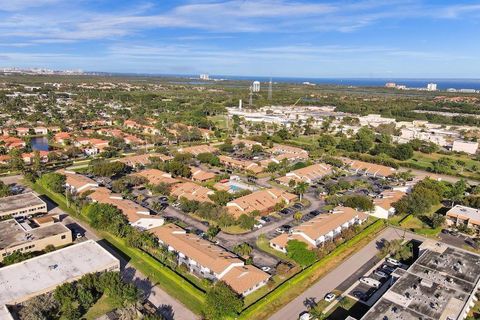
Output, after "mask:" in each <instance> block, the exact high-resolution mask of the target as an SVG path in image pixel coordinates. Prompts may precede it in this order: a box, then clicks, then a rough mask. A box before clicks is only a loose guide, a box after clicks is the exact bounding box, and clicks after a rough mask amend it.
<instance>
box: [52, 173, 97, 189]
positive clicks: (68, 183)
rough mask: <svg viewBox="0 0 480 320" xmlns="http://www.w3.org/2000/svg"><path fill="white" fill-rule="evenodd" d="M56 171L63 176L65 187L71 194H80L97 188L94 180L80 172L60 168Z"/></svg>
mask: <svg viewBox="0 0 480 320" xmlns="http://www.w3.org/2000/svg"><path fill="white" fill-rule="evenodd" d="M57 173H60V174H62V175H64V176H65V178H66V180H65V187H66V188H67V189H68V190H69V191H70V193H72V194H81V193H83V192H85V191H88V190H91V189H95V188H98V183H97V182H96V181H95V180H93V179H90V178H89V177H86V176H84V175H82V174H78V173H76V172H75V171H67V170H63V169H61V170H58V171H57Z"/></svg>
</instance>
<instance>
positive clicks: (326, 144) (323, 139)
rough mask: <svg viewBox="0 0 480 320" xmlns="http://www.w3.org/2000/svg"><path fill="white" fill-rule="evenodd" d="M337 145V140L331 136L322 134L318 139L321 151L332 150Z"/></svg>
mask: <svg viewBox="0 0 480 320" xmlns="http://www.w3.org/2000/svg"><path fill="white" fill-rule="evenodd" d="M336 145H337V140H336V139H335V138H334V137H332V136H331V135H329V134H322V135H320V137H319V138H318V146H319V147H320V149H324V150H331V149H332V148H334V147H335V146H336Z"/></svg>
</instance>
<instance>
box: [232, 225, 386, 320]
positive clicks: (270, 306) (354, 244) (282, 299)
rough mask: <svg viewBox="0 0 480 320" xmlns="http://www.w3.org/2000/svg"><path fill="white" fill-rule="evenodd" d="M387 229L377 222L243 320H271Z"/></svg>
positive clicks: (287, 283) (254, 307)
mask: <svg viewBox="0 0 480 320" xmlns="http://www.w3.org/2000/svg"><path fill="white" fill-rule="evenodd" d="M384 228H385V223H384V221H380V220H377V221H376V222H374V223H372V224H371V225H370V226H369V227H367V228H365V230H363V231H362V232H361V233H359V234H357V235H356V236H355V237H354V238H353V239H351V240H350V241H348V242H346V243H344V244H341V245H340V246H338V247H337V248H336V249H335V250H334V251H333V252H332V253H331V254H329V255H328V256H326V257H325V258H323V259H321V260H319V261H318V262H316V263H315V264H313V265H312V266H310V267H308V268H307V269H305V270H304V271H302V272H300V273H299V274H297V275H296V276H294V277H292V278H291V279H289V280H287V281H285V282H284V283H283V284H282V285H280V286H279V287H278V288H277V289H276V290H274V291H272V292H271V293H269V294H268V295H267V296H265V297H264V298H263V299H261V300H259V301H258V302H257V303H255V304H253V305H252V306H250V307H249V308H247V309H245V310H244V311H243V312H242V313H241V315H240V317H239V319H267V318H268V317H270V316H271V315H272V314H274V313H275V312H276V311H278V310H279V309H280V308H281V307H283V306H284V305H286V304H287V303H288V302H290V301H291V300H292V299H294V298H295V297H297V296H298V295H300V294H301V293H302V292H303V291H305V290H306V289H307V288H308V287H310V286H311V285H313V284H314V283H315V282H317V281H318V280H319V279H320V278H322V277H323V276H325V275H326V274H327V273H328V272H329V271H330V270H333V269H334V268H336V267H337V266H338V265H340V263H342V261H344V260H345V259H347V258H348V257H349V256H350V255H352V254H353V253H354V252H355V251H357V250H358V249H359V248H361V247H363V246H365V245H366V244H367V243H369V242H370V241H372V240H373V239H374V238H375V237H376V236H377V235H378V233H379V232H380V231H382V230H383V229H384Z"/></svg>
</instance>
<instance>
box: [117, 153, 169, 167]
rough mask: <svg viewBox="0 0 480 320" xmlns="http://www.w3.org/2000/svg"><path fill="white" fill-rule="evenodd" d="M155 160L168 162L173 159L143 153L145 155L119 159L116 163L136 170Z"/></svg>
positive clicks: (156, 154) (161, 155)
mask: <svg viewBox="0 0 480 320" xmlns="http://www.w3.org/2000/svg"><path fill="white" fill-rule="evenodd" d="M155 158H158V159H160V160H161V161H169V160H172V159H173V157H171V156H167V155H164V154H161V153H145V154H139V155H134V156H128V157H124V158H120V159H118V160H117V161H119V162H122V163H124V164H126V165H127V166H129V167H132V168H137V167H145V166H147V165H149V164H151V163H152V159H155Z"/></svg>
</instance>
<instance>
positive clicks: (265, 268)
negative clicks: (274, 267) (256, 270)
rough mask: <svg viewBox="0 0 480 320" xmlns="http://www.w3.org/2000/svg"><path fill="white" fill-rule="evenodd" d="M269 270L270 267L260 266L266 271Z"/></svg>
mask: <svg viewBox="0 0 480 320" xmlns="http://www.w3.org/2000/svg"><path fill="white" fill-rule="evenodd" d="M270 270H271V268H270V267H262V271H265V272H268V271H270Z"/></svg>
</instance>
